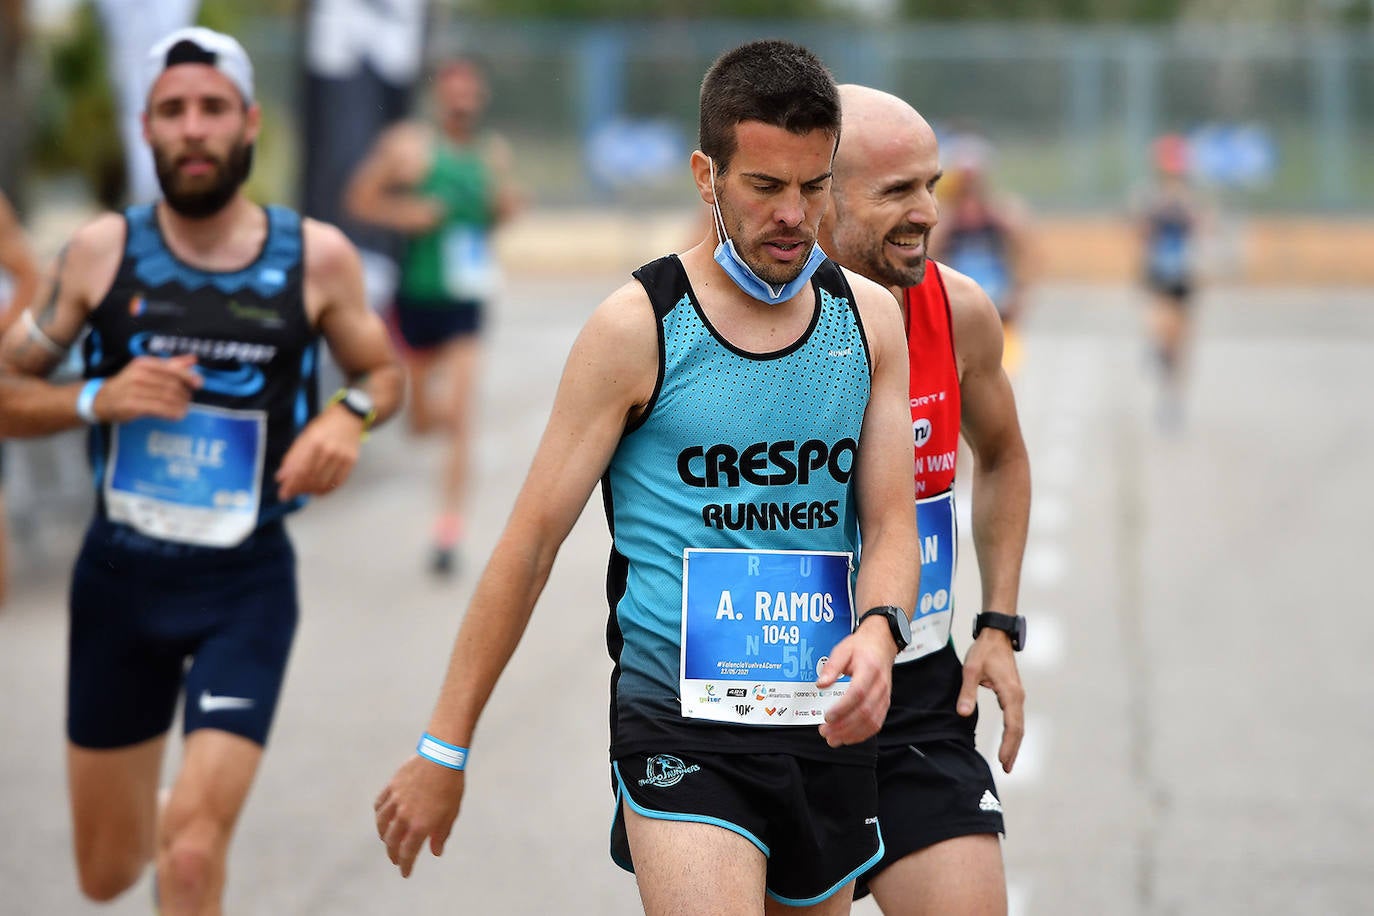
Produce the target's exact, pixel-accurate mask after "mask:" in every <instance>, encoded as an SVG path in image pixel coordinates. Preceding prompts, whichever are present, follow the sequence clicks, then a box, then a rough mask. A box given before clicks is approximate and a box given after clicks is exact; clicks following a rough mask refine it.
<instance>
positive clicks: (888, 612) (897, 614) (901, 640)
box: [854, 604, 911, 652]
mask: <svg viewBox="0 0 1374 916" xmlns="http://www.w3.org/2000/svg"><path fill="white" fill-rule="evenodd" d="M875 614H877V615H881V616H883V617H886V618H887V626H888V629H890V630H891V631H892V641H893V642H895V643H896V644H897V651H898V652H900V651H902V650H903V649H905V648H906V647H907V646H909V645H911V618H910V617H908V616H907V615H906V611H904V610H902V609H901V608H899V607H894V606H893V605H891V604H885V605H883V606H882V607H874V608H869V609H868V610H866V611H864V612H863V615H862V616H860V617H859V620H858V623H856V624H854V629H856V630H857V629H858V628H859V624H862V623H863V622H864V621H865V620H867V619H868V618H870V617H872V616H874V615H875Z"/></svg>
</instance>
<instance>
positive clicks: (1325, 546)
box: [0, 276, 1374, 916]
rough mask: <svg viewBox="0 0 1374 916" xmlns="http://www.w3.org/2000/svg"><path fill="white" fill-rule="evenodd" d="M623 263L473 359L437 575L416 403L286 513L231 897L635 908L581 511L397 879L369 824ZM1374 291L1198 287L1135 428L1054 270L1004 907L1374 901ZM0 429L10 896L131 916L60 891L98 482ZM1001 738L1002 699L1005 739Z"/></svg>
mask: <svg viewBox="0 0 1374 916" xmlns="http://www.w3.org/2000/svg"><path fill="white" fill-rule="evenodd" d="M619 282H620V280H619V278H618V277H613V276H595V277H592V276H588V277H579V278H575V279H572V280H569V281H568V282H567V283H566V285H560V284H556V283H553V282H551V281H549V280H546V279H544V280H523V281H522V280H519V279H518V278H517V279H515V280H513V281H512V284H511V288H510V294H509V297H508V302H507V303H506V306H505V308H504V310H503V312H502V313H501V314H500V315H499V316H498V318H497V320H496V321H495V325H494V328H493V334H492V337H491V344H492V345H491V349H490V353H489V357H488V359H487V362H486V365H485V381H484V389H483V409H482V413H481V420H480V427H481V442H480V444H479V447H478V452H477V467H478V474H479V479H478V481H477V483H476V486H475V487H474V493H473V501H472V511H471V518H472V521H471V523H470V527H471V537H470V543H469V546H468V551H467V554H466V556H465V564H466V568H465V571H464V574H463V575H462V576H461V577H460V578H458V579H457V580H456V581H454V582H452V583H448V584H444V583H437V582H434V581H431V580H429V579H427V578H426V577H425V576H424V574H423V560H424V546H425V535H426V532H427V526H428V522H429V517H430V513H429V503H430V501H431V497H430V494H431V492H432V490H431V483H432V480H433V478H434V475H435V473H436V469H437V464H438V459H439V455H440V453H439V450H438V448H437V446H436V445H435V444H434V443H419V444H417V443H414V442H412V441H411V440H409V439H408V438H407V437H406V436H405V434H404V432H403V431H402V429H401V428H400V425H399V424H397V425H396V426H394V427H391V428H388V429H384V430H382V431H380V432H379V433H378V434H377V435H376V436H375V437H374V439H373V441H372V442H370V443H369V445H368V446H367V449H366V454H365V458H364V464H363V466H362V467H361V468H360V470H359V472H358V474H357V476H356V478H355V479H354V480H353V481H352V482H351V483H350V484H349V485H348V487H347V488H346V490H344V491H342V492H340V493H338V494H336V495H335V496H331V497H329V498H327V499H322V500H318V501H317V502H316V503H315V504H314V505H312V506H310V507H309V508H308V509H307V511H306V512H304V513H302V514H301V515H299V516H298V517H297V519H296V520H295V521H294V522H293V525H292V528H293V533H294V536H295V539H296V543H297V549H298V552H299V557H300V570H301V589H302V601H303V608H304V612H303V618H302V624H301V628H300V631H299V633H298V636H297V643H296V648H295V653H294V655H293V658H292V662H291V669H290V673H289V677H288V683H287V687H286V692H285V696H284V699H283V702H282V706H281V709H280V712H279V715H278V719H277V724H276V728H275V731H274V733H273V737H272V742H271V746H270V748H269V753H268V756H267V758H266V761H265V764H264V767H263V769H262V772H261V774H260V776H259V779H258V783H257V785H256V787H255V790H254V793H253V795H252V797H251V799H250V802H249V806H248V808H247V810H246V811H245V813H244V816H243V819H242V822H241V824H240V828H239V831H238V836H237V839H236V841H235V846H234V850H233V858H232V861H231V865H232V871H231V875H230V892H229V895H228V899H227V911H228V912H229V913H231V914H235V916H239V914H268V916H277V914H285V916H294V914H302V916H305V914H330V916H334V914H355V913H356V914H389V913H401V912H404V913H416V914H431V913H432V914H449V913H455V912H463V913H482V914H488V913H491V914H547V913H588V914H603V913H604V914H621V913H625V914H629V913H635V912H638V898H637V896H636V893H635V889H634V883H633V879H632V878H630V877H629V876H627V875H625V874H623V873H621V872H620V871H619V870H618V869H616V868H615V867H614V866H613V865H612V864H611V862H610V860H609V858H608V856H607V854H606V845H607V828H608V824H609V816H610V807H611V796H610V791H609V784H608V777H607V767H606V744H607V732H606V688H607V679H608V676H609V672H610V663H609V660H608V659H607V657H606V652H605V645H604V636H603V628H604V623H605V613H606V611H605V605H604V597H603V590H602V585H603V579H604V570H605V558H606V533H605V522H604V519H603V517H602V514H601V509H600V502H599V500H598V499H595V498H594V499H593V501H592V503H591V504H590V506H589V508H588V510H587V512H586V513H585V514H584V516H583V518H582V520H581V522H580V523H579V524H578V526H577V528H576V529H575V530H574V532H573V535H572V538H571V539H570V540H569V542H568V543H567V545H566V546H565V547H564V550H563V552H562V554H561V555H560V557H559V560H558V563H557V565H556V567H555V570H554V574H553V577H552V579H551V581H550V583H549V587H548V589H547V591H546V593H545V597H544V599H543V600H542V601H541V603H540V606H539V608H538V610H537V611H536V614H535V617H534V621H533V624H532V625H531V627H530V630H529V632H528V633H527V635H526V638H525V641H524V643H523V644H522V646H521V648H520V650H519V652H518V653H517V655H516V658H515V660H514V662H513V664H512V666H511V668H510V669H509V670H508V672H507V674H506V676H505V678H504V679H503V680H502V682H501V684H500V685H499V687H498V689H497V691H496V694H495V696H494V698H493V700H492V703H491V705H490V707H489V708H488V711H487V714H486V717H485V718H484V720H483V723H482V726H481V728H480V730H479V733H478V736H477V740H476V741H475V742H474V750H473V757H472V763H471V767H470V771H469V779H468V795H467V799H466V803H465V807H464V811H463V815H462V817H461V818H460V820H459V823H458V826H457V829H456V831H455V834H454V836H453V838H452V839H451V840H450V843H449V847H448V849H447V851H446V853H445V855H444V857H443V858H442V859H440V860H434V859H432V858H429V857H428V856H426V857H425V858H424V859H423V860H422V861H421V862H420V863H419V866H418V868H417V870H416V873H415V875H414V876H413V877H412V878H411V879H410V880H409V881H402V880H401V879H400V878H399V877H398V876H396V875H395V874H394V872H393V871H392V869H391V867H390V865H389V864H388V863H387V862H386V861H385V858H384V856H383V853H382V847H381V845H380V843H379V842H378V840H377V839H376V837H375V835H374V833H373V829H372V816H371V802H372V798H373V796H374V795H375V793H376V792H377V790H378V789H379V788H380V787H381V785H382V784H383V783H384V782H385V780H386V779H387V777H388V776H389V775H390V773H391V772H392V770H393V769H394V767H395V766H396V765H397V764H398V763H399V762H400V761H401V760H402V759H404V758H405V757H406V756H407V755H408V753H409V752H410V749H411V748H412V747H413V746H414V741H415V738H416V735H417V734H418V732H419V731H420V729H421V728H422V727H423V725H424V723H425V720H426V718H427V716H428V713H429V708H430V704H431V703H432V701H433V697H434V693H435V689H436V687H437V685H438V681H439V678H440V676H441V673H442V669H443V665H444V663H445V661H446V658H447V653H448V649H449V646H450V644H451V640H452V636H453V633H454V632H455V628H456V626H457V623H458V621H459V619H460V617H461V614H462V610H463V606H464V601H465V600H466V598H467V597H468V595H469V593H470V589H471V585H472V582H473V574H474V573H475V571H476V567H477V566H478V564H480V562H481V561H482V558H483V557H484V556H485V555H486V553H487V552H488V551H489V550H490V549H491V546H492V544H493V543H494V541H495V538H496V536H497V534H498V529H499V526H500V524H501V523H502V521H503V520H504V517H505V514H506V512H507V510H508V508H509V505H510V501H511V499H512V496H513V494H514V492H515V489H516V488H517V486H518V485H519V483H520V481H521V479H522V478H523V476H524V472H525V469H526V467H527V466H528V462H529V459H530V456H531V454H532V451H533V448H534V445H535V442H536V440H537V437H538V434H539V431H540V430H541V428H542V426H543V422H544V419H545V418H546V416H547V413H548V408H549V404H550V401H551V398H552V395H553V391H554V387H555V385H556V383H557V376H558V372H559V370H560V368H561V365H562V361H563V358H564V356H565V355H566V353H567V349H568V347H569V345H570V344H571V342H572V339H573V337H574V335H575V334H576V331H577V329H578V327H579V326H580V324H581V322H582V320H583V319H584V318H585V317H586V315H587V314H588V312H589V311H590V309H591V308H592V307H593V306H594V305H595V303H596V301H597V300H598V299H599V298H600V297H601V296H602V295H604V294H605V293H607V292H609V291H610V290H611V289H612V288H613V287H614V286H615V285H617V284H618V283H619ZM1369 304H1370V296H1369V292H1368V291H1364V290H1349V291H1344V290H1334V291H1322V292H1315V291H1286V290H1266V291H1252V290H1225V291H1220V290H1219V291H1211V292H1209V293H1208V294H1207V295H1205V296H1204V298H1203V301H1202V303H1201V306H1200V335H1199V340H1198V347H1197V352H1196V359H1195V372H1194V375H1193V387H1192V390H1191V392H1190V394H1189V397H1188V401H1187V411H1186V423H1185V425H1184V427H1183V428H1182V429H1181V430H1179V431H1177V432H1172V433H1170V432H1166V431H1163V430H1161V429H1159V428H1158V427H1157V426H1156V424H1155V422H1154V410H1153V403H1152V390H1151V388H1150V385H1149V378H1150V376H1149V373H1148V370H1147V361H1146V359H1145V350H1144V346H1143V343H1142V341H1141V338H1140V333H1139V331H1140V325H1139V318H1140V315H1139V314H1138V311H1137V309H1138V305H1139V303H1138V302H1137V301H1136V300H1135V298H1134V296H1133V295H1131V294H1130V293H1128V292H1127V291H1124V290H1119V289H1111V288H1096V287H1094V288H1076V287H1057V288H1052V289H1051V288H1046V289H1041V290H1038V291H1037V294H1036V296H1035V300H1034V308H1033V311H1032V312H1031V315H1030V317H1029V319H1028V321H1027V325H1026V328H1025V333H1024V338H1025V360H1024V364H1023V365H1022V366H1021V368H1020V371H1019V372H1018V373H1017V376H1016V381H1015V386H1016V391H1017V398H1018V403H1019V406H1020V412H1021V421H1022V425H1023V427H1024V430H1025V434H1026V440H1027V443H1028V445H1029V447H1030V451H1031V460H1032V473H1033V478H1034V487H1035V491H1034V510H1033V513H1032V518H1031V539H1030V544H1029V546H1028V548H1027V553H1026V564H1025V574H1024V577H1023V587H1022V595H1021V610H1022V612H1023V613H1024V614H1026V616H1027V618H1028V619H1029V621H1030V628H1031V629H1030V639H1029V647H1028V648H1027V651H1026V652H1025V653H1024V654H1023V657H1022V659H1021V668H1022V675H1023V678H1024V681H1025V683H1026V687H1027V691H1028V706H1027V736H1026V741H1025V744H1024V745H1023V747H1022V752H1021V758H1020V760H1019V762H1018V764H1017V767H1016V771H1015V772H1014V773H1013V774H1012V775H1011V776H1010V777H1004V778H1003V779H1002V780H1001V782H1002V787H1003V793H1002V794H1003V802H1004V805H1005V808H1006V818H1007V825H1008V831H1009V833H1008V836H1007V840H1006V844H1005V850H1006V860H1007V871H1008V876H1009V882H1010V886H1011V900H1012V909H1013V912H1014V913H1015V914H1017V916H1062V914H1084V916H1100V914H1111V916H1164V914H1208V916H1231V914H1235V916H1239V914H1246V916H1252V914H1275V916H1280V914H1283V916H1287V914H1296V913H1303V914H1307V913H1314V914H1315V913H1320V914H1324V916H1325V914H1356V913H1367V912H1369V911H1370V910H1371V909H1374V903H1371V902H1370V901H1371V898H1374V869H1371V868H1370V866H1369V863H1368V854H1369V851H1370V850H1371V849H1374V801H1371V800H1370V799H1369V796H1367V795H1365V794H1364V791H1363V790H1364V788H1365V787H1366V783H1367V773H1368V772H1369V765H1368V760H1369V759H1370V758H1371V757H1372V756H1374V729H1372V728H1371V727H1370V721H1371V714H1372V713H1374V679H1371V678H1370V677H1369V676H1368V674H1367V672H1368V671H1369V668H1370V664H1369V661H1368V656H1369V651H1370V650H1369V648H1368V647H1369V646H1371V645H1374V613H1371V602H1370V599H1369V596H1368V593H1367V589H1366V588H1365V587H1364V586H1365V580H1364V579H1363V578H1362V576H1361V574H1360V572H1359V570H1360V569H1362V568H1363V564H1364V563H1366V562H1368V558H1369V557H1370V556H1374V526H1371V525H1370V524H1369V517H1370V514H1371V510H1374V493H1372V492H1371V487H1370V484H1369V469H1370V468H1371V466H1374V396H1371V392H1374V384H1371V382H1370V378H1369V369H1368V367H1369V366H1371V365H1374V310H1371V309H1370V307H1369ZM71 445H72V440H71V439H70V438H69V439H68V440H64V447H66V448H70V447H71ZM9 448H10V450H11V451H10V457H11V459H12V461H11V464H12V467H11V473H13V471H14V466H15V465H16V464H17V465H19V466H25V465H28V466H29V467H28V470H29V471H30V476H29V477H27V478H25V479H28V480H32V481H36V483H35V484H34V485H35V486H39V487H43V488H47V490H45V491H44V492H42V493H40V494H37V495H39V496H41V497H42V502H39V503H38V504H36V505H35V500H34V498H33V497H34V495H35V494H33V493H30V492H25V493H21V492H17V491H16V490H15V489H14V488H13V486H14V485H13V481H14V480H15V479H16V478H15V477H14V476H11V477H10V478H9V479H10V481H11V486H10V487H9V492H8V496H9V499H10V503H11V506H10V509H11V514H12V516H14V517H15V519H16V523H17V528H18V530H17V531H16V544H15V547H14V556H13V558H12V564H13V575H12V579H13V581H12V587H11V596H10V600H9V603H8V605H7V606H6V607H5V608H4V609H3V610H0V693H3V696H4V698H5V702H4V705H3V712H0V914H5V916H9V914H15V916H21V914H22V916H28V914H38V913H42V914H48V913H54V914H77V916H79V914H84V913H105V914H110V916H126V914H138V916H146V914H147V913H148V912H149V911H150V906H149V898H148V889H147V881H146V879H145V881H144V882H143V883H142V884H141V885H140V886H139V887H137V888H135V889H134V890H133V891H132V892H131V893H130V894H129V895H127V896H126V897H125V898H123V899H122V900H120V901H119V902H117V903H116V904H114V905H112V906H107V907H97V906H95V905H92V904H86V903H84V902H83V901H82V900H81V899H80V897H79V895H78V893H77V891H76V890H75V879H74V875H73V869H72V865H71V856H70V851H69V846H70V838H69V829H68V825H67V814H66V796H65V783H64V774H63V752H62V740H63V732H62V706H63V693H64V689H65V688H64V664H65V662H64V640H65V633H66V621H65V611H64V605H65V595H66V576H67V571H68V566H69V563H70V560H71V556H72V552H73V550H74V547H75V538H76V537H77V536H78V534H79V530H80V525H79V522H78V520H77V516H78V515H79V512H80V506H82V505H83V504H84V499H82V498H77V499H71V498H59V497H64V496H65V494H68V493H70V492H71V489H70V488H71V486H72V484H71V472H70V470H67V471H62V470H61V467H60V465H59V464H58V463H56V462H54V460H53V458H54V455H55V454H56V452H57V451H58V449H57V447H55V446H53V445H52V444H44V445H37V446H35V445H26V446H22V447H21V448H22V454H16V452H15V449H14V447H13V446H9ZM963 457H964V458H966V457H967V456H966V455H965V456H963ZM54 475H57V476H56V478H55V477H54ZM64 475H65V476H64ZM965 476H967V475H965ZM55 479H56V482H54V480H55ZM964 505H965V506H966V505H967V499H965V501H964ZM962 530H963V538H964V543H963V548H964V549H963V550H962V551H961V553H962V558H963V564H962V566H961V569H960V573H959V582H958V598H957V600H958V603H959V607H960V608H961V612H960V613H959V615H958V618H957V619H956V623H955V631H956V638H957V639H958V640H959V641H960V642H961V644H966V643H967V629H968V622H969V620H970V619H971V616H972V613H973V611H974V610H975V609H976V607H977V603H978V594H977V588H978V581H977V576H976V568H975V565H974V552H973V549H972V544H971V542H970V541H969V531H968V524H967V516H965V523H964V525H963V526H962ZM999 728H1000V722H999V720H998V715H997V710H996V704H995V703H994V702H992V700H991V695H990V694H985V697H984V703H983V721H982V724H981V726H980V736H979V737H980V747H981V748H982V749H983V750H984V752H985V753H987V754H989V755H990V756H991V755H992V754H993V753H994V752H995V748H996V743H997V738H998V731H999ZM855 910H856V912H860V913H869V914H871V913H875V912H876V908H874V907H872V905H871V904H862V905H860V906H858V907H856V908H855Z"/></svg>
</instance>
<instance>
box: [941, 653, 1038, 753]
mask: <svg viewBox="0 0 1374 916" xmlns="http://www.w3.org/2000/svg"><path fill="white" fill-rule="evenodd" d="M979 685H982V686H984V687H988V688H990V689H991V690H992V692H993V693H994V694H996V695H997V705H998V706H1001V707H1002V745H1001V747H999V748H998V749H997V759H998V761H999V762H1001V764H1002V772H1004V773H1010V772H1011V767H1012V764H1014V763H1016V754H1017V752H1018V751H1020V749H1021V738H1022V736H1024V735H1025V733H1026V718H1025V705H1026V690H1025V688H1024V687H1022V686H1021V675H1020V673H1019V672H1018V671H1017V670H1016V653H1015V652H1014V651H1012V648H1011V640H1010V639H1009V638H1007V634H1006V633H1003V632H1002V631H1001V630H994V629H986V630H984V631H983V632H982V633H980V634H978V638H977V639H976V640H974V641H973V645H972V646H970V647H969V650H968V656H967V657H965V659H964V685H963V688H962V689H961V690H960V691H959V703H958V707H957V708H958V711H959V715H961V716H971V715H973V711H974V710H975V709H977V708H978V687H979Z"/></svg>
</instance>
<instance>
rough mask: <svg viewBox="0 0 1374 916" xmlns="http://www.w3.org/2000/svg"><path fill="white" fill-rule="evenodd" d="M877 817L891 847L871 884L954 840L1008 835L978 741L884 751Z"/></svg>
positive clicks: (864, 886) (863, 885)
mask: <svg viewBox="0 0 1374 916" xmlns="http://www.w3.org/2000/svg"><path fill="white" fill-rule="evenodd" d="M878 816H879V818H880V821H881V823H882V825H883V841H884V844H885V846H886V848H885V850H884V852H883V857H882V859H881V861H879V862H878V864H877V865H875V866H874V867H873V868H872V869H871V870H870V871H868V872H866V873H865V874H863V875H862V876H860V878H859V880H858V882H857V883H856V884H855V885H854V896H855V898H859V897H864V896H866V895H867V894H868V879H869V878H872V877H873V876H875V875H877V874H878V873H879V872H880V871H882V870H883V869H884V868H886V867H887V866H889V865H891V864H892V863H894V862H896V861H898V860H899V859H902V858H905V857H906V856H908V855H910V854H911V853H913V852H917V851H918V850H921V849H925V848H926V847H927V846H933V845H935V844H936V843H939V842H942V841H944V840H951V839H954V838H955V837H961V836H971V835H974V834H980V833H1006V830H1005V829H1004V827H1003V824H1002V803H1001V801H1000V800H999V798H998V795H997V785H996V783H994V782H993V778H992V769H991V767H989V766H988V762H987V761H986V760H984V759H983V755H982V754H980V753H978V749H977V747H975V746H974V744H973V739H972V738H971V737H970V738H968V739H960V738H946V739H942V740H937V741H926V742H922V743H920V744H908V745H899V746H897V747H887V748H883V749H882V750H881V751H879V753H878Z"/></svg>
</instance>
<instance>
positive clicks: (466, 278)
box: [440, 226, 500, 302]
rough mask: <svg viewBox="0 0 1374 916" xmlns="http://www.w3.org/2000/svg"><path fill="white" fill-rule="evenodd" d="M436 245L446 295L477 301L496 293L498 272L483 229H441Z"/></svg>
mask: <svg viewBox="0 0 1374 916" xmlns="http://www.w3.org/2000/svg"><path fill="white" fill-rule="evenodd" d="M440 244H441V245H442V249H443V261H444V288H445V289H447V290H448V293H449V295H450V296H452V297H453V298H455V299H466V300H476V301H479V302H481V301H484V300H486V299H490V298H491V297H492V296H494V295H495V294H496V290H497V286H498V284H499V283H500V274H499V272H498V268H497V264H496V258H495V256H494V255H493V254H492V250H491V241H490V239H489V238H488V236H487V233H486V232H484V231H483V230H481V229H476V228H474V227H472V226H453V227H451V228H449V229H447V230H445V231H444V235H443V240H442V242H441V243H440Z"/></svg>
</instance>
